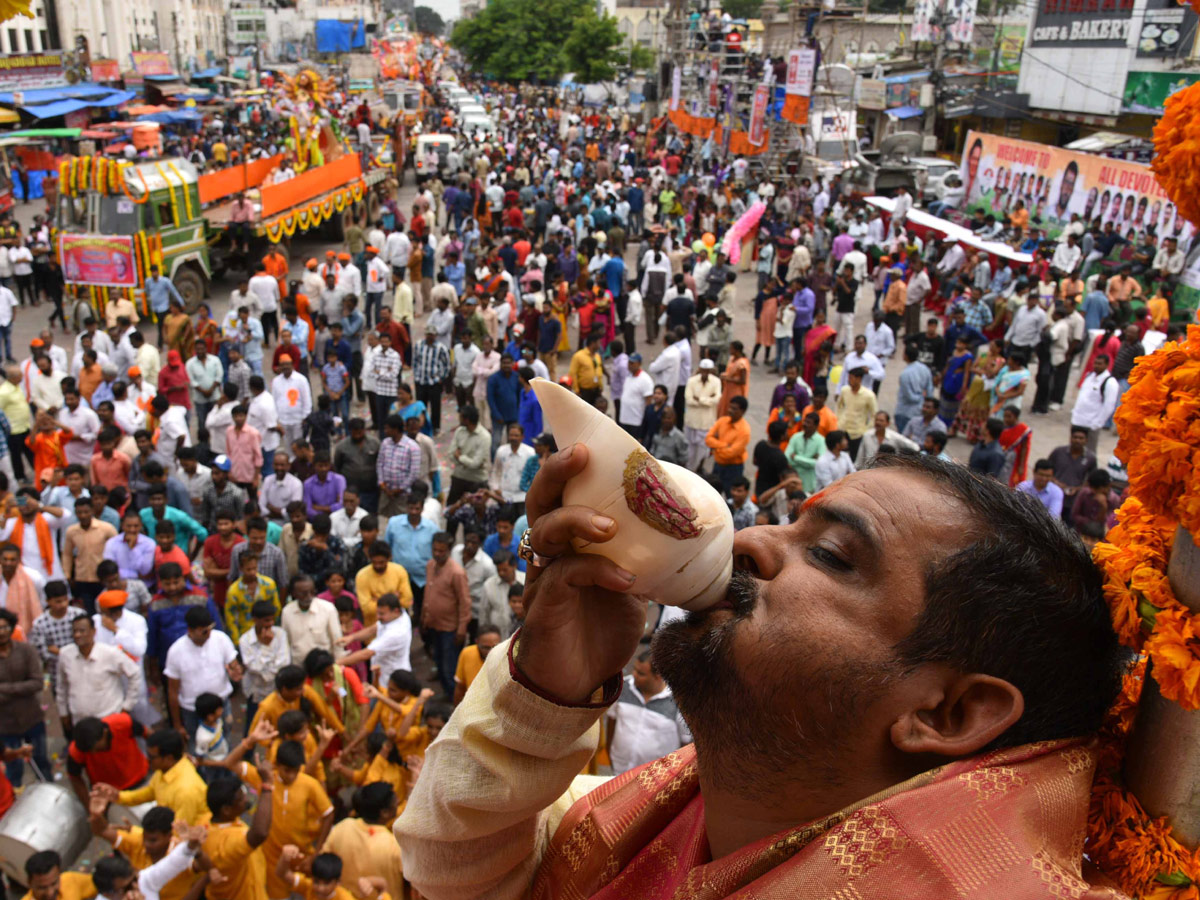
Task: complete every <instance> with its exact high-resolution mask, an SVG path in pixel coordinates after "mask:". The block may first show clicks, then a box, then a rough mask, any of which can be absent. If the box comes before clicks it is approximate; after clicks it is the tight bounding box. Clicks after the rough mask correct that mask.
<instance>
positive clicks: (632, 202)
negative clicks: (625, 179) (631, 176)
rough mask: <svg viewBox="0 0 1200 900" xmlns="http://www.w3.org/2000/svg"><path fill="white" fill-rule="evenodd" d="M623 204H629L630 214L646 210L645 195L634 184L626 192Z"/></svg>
mask: <svg viewBox="0 0 1200 900" xmlns="http://www.w3.org/2000/svg"><path fill="white" fill-rule="evenodd" d="M625 202H627V203H628V204H629V211H630V212H631V213H640V212H641V211H642V210H643V209H645V208H646V194H645V193H644V192H643V191H642V189H641V188H640V187H638V186H637V185H636V184H635V185H634V186H633V187H631V188H630V189H629V190H628V192H626V194H625Z"/></svg>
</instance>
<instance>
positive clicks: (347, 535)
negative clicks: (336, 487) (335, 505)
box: [293, 476, 368, 551]
mask: <svg viewBox="0 0 1200 900" xmlns="http://www.w3.org/2000/svg"><path fill="white" fill-rule="evenodd" d="M293 477H294V476H293ZM358 502H359V496H358V489H357V488H355V487H353V486H352V485H346V489H345V490H344V491H342V508H341V509H339V510H335V511H334V512H333V514H332V515H331V516H330V517H329V523H330V525H331V526H332V530H331V534H335V535H337V536H338V537H339V538H341V541H342V543H343V544H345V546H346V549H347V550H350V551H353V549H354V548H355V547H357V546H358V545H359V544H361V543H362V520H363V519H365V518H366V517H367V515H368V513H367V511H366V510H365V509H363V508H362V507H361V506H359V505H358Z"/></svg>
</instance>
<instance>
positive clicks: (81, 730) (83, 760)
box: [67, 712, 149, 806]
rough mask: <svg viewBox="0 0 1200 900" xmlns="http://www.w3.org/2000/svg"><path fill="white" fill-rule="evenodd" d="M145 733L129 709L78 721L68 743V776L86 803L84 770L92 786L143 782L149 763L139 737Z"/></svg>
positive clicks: (127, 785) (123, 787)
mask: <svg viewBox="0 0 1200 900" xmlns="http://www.w3.org/2000/svg"><path fill="white" fill-rule="evenodd" d="M145 733H146V730H145V729H144V728H143V727H142V724H141V723H140V722H136V721H134V719H133V717H132V716H130V715H129V713H127V712H119V713H113V714H112V715H111V716H105V717H104V718H103V719H98V718H96V717H95V716H89V717H88V718H86V719H80V720H79V721H78V722H76V723H75V727H74V729H73V730H72V733H71V737H72V740H71V743H70V745H69V746H68V747H67V778H68V779H70V782H71V787H72V789H74V791H75V794H76V796H78V797H79V800H80V802H82V803H83V804H84V806H87V802H88V785H87V784H85V783H84V780H83V775H84V772H86V773H87V777H88V781H90V782H91V784H92V785H93V786H94V785H97V784H111V785H112V786H113V787H115V788H117V789H118V790H122V791H123V790H127V789H129V788H132V787H134V786H135V785H138V784H141V782H142V781H143V779H145V777H146V772H147V771H148V770H149V763H148V762H147V761H146V755H145V754H144V753H142V748H141V747H139V746H138V744H137V740H136V738H139V737H143V736H144V735H145Z"/></svg>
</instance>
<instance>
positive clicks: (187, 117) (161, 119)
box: [137, 109, 204, 125]
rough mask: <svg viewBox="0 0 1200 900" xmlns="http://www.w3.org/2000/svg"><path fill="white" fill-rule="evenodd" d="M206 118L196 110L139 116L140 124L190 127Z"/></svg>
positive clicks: (179, 110)
mask: <svg viewBox="0 0 1200 900" xmlns="http://www.w3.org/2000/svg"><path fill="white" fill-rule="evenodd" d="M203 118H204V117H203V116H202V115H200V113H198V112H196V111H195V110H194V109H169V110H166V111H164V112H156V113H148V114H146V115H144V116H138V118H137V120H138V121H139V122H158V123H159V124H160V125H189V124H192V123H194V122H199V121H201V120H202V119H203Z"/></svg>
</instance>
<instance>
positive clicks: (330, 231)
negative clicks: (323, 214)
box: [324, 206, 354, 242]
mask: <svg viewBox="0 0 1200 900" xmlns="http://www.w3.org/2000/svg"><path fill="white" fill-rule="evenodd" d="M353 221H354V212H353V210H352V209H351V207H350V206H347V207H346V208H345V209H343V210H342V211H341V212H340V213H338V212H335V213H334V214H333V217H332V218H330V219H329V220H328V221H327V222H326V223H325V226H324V227H325V238H326V239H327V240H330V241H334V242H338V241H344V240H345V239H346V228H347V227H349V225H350V223H351V222H353Z"/></svg>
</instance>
